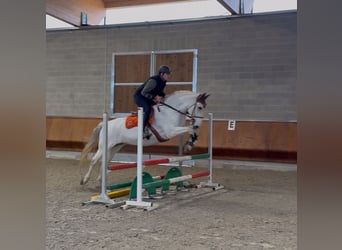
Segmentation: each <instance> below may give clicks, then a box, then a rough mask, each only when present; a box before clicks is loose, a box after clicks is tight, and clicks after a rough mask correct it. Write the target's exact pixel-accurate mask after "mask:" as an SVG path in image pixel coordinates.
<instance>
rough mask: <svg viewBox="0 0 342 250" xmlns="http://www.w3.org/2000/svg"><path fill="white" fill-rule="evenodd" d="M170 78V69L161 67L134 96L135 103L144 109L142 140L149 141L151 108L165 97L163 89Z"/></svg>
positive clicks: (164, 66)
mask: <svg viewBox="0 0 342 250" xmlns="http://www.w3.org/2000/svg"><path fill="white" fill-rule="evenodd" d="M170 78H171V69H170V68H169V67H168V66H166V65H163V66H161V67H160V68H159V71H158V75H154V76H151V77H149V78H148V79H147V80H146V81H145V82H144V83H143V84H142V85H141V86H140V87H139V88H138V89H137V90H136V91H135V94H134V100H135V103H136V104H137V105H138V107H142V108H143V109H144V120H143V121H144V122H143V126H144V138H146V139H150V136H151V134H150V133H149V130H148V128H147V126H146V125H147V121H148V119H149V117H150V113H151V106H153V105H155V104H157V103H160V101H161V100H162V98H164V97H165V93H164V88H165V86H166V82H167V81H168V80H169V79H170Z"/></svg>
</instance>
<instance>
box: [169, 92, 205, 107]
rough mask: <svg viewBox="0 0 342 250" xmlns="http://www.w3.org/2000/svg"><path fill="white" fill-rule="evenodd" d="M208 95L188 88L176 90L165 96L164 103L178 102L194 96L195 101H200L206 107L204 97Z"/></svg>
mask: <svg viewBox="0 0 342 250" xmlns="http://www.w3.org/2000/svg"><path fill="white" fill-rule="evenodd" d="M208 96H209V95H207V94H206V93H202V94H200V93H194V92H192V91H190V90H177V91H175V92H173V93H172V94H170V95H167V96H165V103H167V102H175V101H176V102H177V103H180V102H182V101H185V99H188V100H191V99H189V98H195V101H196V102H200V103H202V104H203V106H204V107H206V105H207V104H206V99H207V98H208Z"/></svg>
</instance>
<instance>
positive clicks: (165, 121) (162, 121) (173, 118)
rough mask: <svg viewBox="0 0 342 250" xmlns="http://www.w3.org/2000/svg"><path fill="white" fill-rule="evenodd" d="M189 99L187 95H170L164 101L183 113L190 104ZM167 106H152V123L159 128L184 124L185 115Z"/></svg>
mask: <svg viewBox="0 0 342 250" xmlns="http://www.w3.org/2000/svg"><path fill="white" fill-rule="evenodd" d="M190 102H191V99H190V98H189V96H185V97H184V98H182V97H178V96H170V97H168V98H167V99H166V101H165V103H166V104H168V105H170V106H171V107H173V108H174V109H177V110H179V111H180V112H182V113H184V112H186V110H187V107H188V106H189V105H190V104H189V103H190ZM180 112H177V111H175V110H173V109H171V108H169V107H167V106H164V105H162V106H159V108H158V105H155V106H154V114H155V119H154V122H153V125H154V126H156V127H158V128H160V129H168V128H169V127H171V126H184V124H185V116H184V114H181V113H180Z"/></svg>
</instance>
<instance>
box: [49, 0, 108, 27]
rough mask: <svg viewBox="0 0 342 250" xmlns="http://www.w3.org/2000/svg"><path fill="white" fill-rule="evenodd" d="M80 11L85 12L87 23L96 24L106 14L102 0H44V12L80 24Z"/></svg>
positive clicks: (76, 24)
mask: <svg viewBox="0 0 342 250" xmlns="http://www.w3.org/2000/svg"><path fill="white" fill-rule="evenodd" d="M81 12H85V13H87V22H88V25H98V24H99V23H100V22H101V20H102V19H103V18H104V17H105V15H106V9H105V6H104V2H103V0H46V13H47V14H49V15H51V16H54V17H56V18H58V19H60V20H63V21H65V22H67V23H70V24H73V25H75V26H80V23H81Z"/></svg>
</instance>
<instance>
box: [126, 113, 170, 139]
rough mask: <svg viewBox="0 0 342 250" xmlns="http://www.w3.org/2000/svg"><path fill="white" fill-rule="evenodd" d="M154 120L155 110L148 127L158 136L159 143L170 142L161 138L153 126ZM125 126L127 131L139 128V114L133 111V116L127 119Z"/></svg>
mask: <svg viewBox="0 0 342 250" xmlns="http://www.w3.org/2000/svg"><path fill="white" fill-rule="evenodd" d="M153 119H154V109H151V113H150V117H149V119H148V121H147V126H148V127H149V129H150V130H151V131H152V133H153V134H154V135H155V136H156V138H157V140H158V141H159V142H165V141H168V140H169V138H163V137H161V136H160V134H159V133H158V131H157V130H156V129H155V128H154V127H153V126H152V123H153ZM125 126H126V128H127V129H131V128H134V127H137V126H138V115H137V112H133V111H132V112H131V114H130V115H129V116H127V117H126V121H125Z"/></svg>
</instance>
